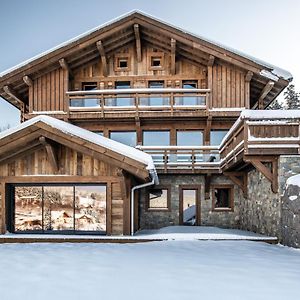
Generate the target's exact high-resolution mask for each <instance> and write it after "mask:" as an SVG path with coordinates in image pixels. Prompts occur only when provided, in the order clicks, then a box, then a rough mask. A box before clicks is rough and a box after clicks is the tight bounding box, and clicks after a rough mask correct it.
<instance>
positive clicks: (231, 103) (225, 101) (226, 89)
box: [211, 64, 249, 108]
mask: <svg viewBox="0 0 300 300" xmlns="http://www.w3.org/2000/svg"><path fill="white" fill-rule="evenodd" d="M245 75H246V73H245V72H243V71H241V70H240V69H238V68H236V67H234V66H231V65H220V64H216V65H214V66H213V68H212V95H211V99H212V107H213V108H222V107H224V108H225V107H246V108H248V107H249V93H248V91H249V89H248V87H247V86H248V85H249V82H246V81H245Z"/></svg>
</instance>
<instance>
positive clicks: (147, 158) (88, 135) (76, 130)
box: [0, 116, 156, 174]
mask: <svg viewBox="0 0 300 300" xmlns="http://www.w3.org/2000/svg"><path fill="white" fill-rule="evenodd" d="M37 122H43V123H45V124H47V125H49V126H51V127H53V128H55V129H58V130H60V131H62V132H64V133H66V134H68V135H72V136H76V137H79V138H81V139H84V140H86V141H88V142H91V143H93V144H96V145H99V146H101V147H104V148H107V149H109V150H112V151H114V152H117V153H120V154H122V155H124V156H126V157H129V158H131V159H133V160H136V161H139V162H141V163H143V164H145V165H147V170H149V171H150V172H152V173H151V174H156V172H155V166H154V163H153V160H152V157H151V155H149V154H147V153H145V152H142V151H140V150H137V149H135V148H133V147H130V146H127V145H124V144H121V143H119V142H116V141H113V140H111V139H108V138H105V137H103V136H100V135H98V134H97V133H94V132H91V131H89V130H86V129H83V128H81V127H78V126H75V125H72V124H70V123H66V122H64V121H61V120H58V119H55V118H53V117H50V116H37V117H34V118H32V119H30V120H28V121H26V122H24V123H22V124H20V125H17V126H15V127H13V128H10V129H7V130H5V131H3V132H1V133H0V140H1V139H3V138H5V137H7V136H9V135H11V134H13V133H15V132H18V131H20V130H22V129H24V128H27V127H29V126H31V125H34V124H36V123H37Z"/></svg>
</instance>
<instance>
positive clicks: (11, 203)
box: [5, 182, 109, 235]
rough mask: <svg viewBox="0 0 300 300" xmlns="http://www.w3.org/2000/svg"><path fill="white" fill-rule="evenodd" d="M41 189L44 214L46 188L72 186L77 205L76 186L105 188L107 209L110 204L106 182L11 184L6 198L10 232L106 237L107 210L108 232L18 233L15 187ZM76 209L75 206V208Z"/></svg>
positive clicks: (26, 232)
mask: <svg viewBox="0 0 300 300" xmlns="http://www.w3.org/2000/svg"><path fill="white" fill-rule="evenodd" d="M30 186H32V187H41V188H42V194H43V198H42V212H43V211H44V187H52V186H70V187H73V193H74V196H73V197H74V198H73V202H74V204H75V190H76V186H105V196H106V207H107V204H108V200H109V197H108V194H107V191H108V189H107V183H106V182H83V183H76V182H66V183H63V182H57V183H56V182H55V183H54V182H53V183H52V182H51V183H50V182H38V183H28V182H27V183H26V182H25V183H9V184H8V189H7V194H6V196H5V200H6V206H7V208H8V209H7V211H6V218H7V226H8V228H7V229H8V231H9V232H12V233H14V234H28V233H30V234H54V235H55V234H65V235H89V234H93V235H106V234H107V232H108V228H107V226H108V217H109V216H108V209H106V213H105V215H106V216H105V218H106V231H88V230H76V229H75V227H74V229H71V230H44V229H42V230H24V231H16V230H15V187H30ZM74 209H75V206H74ZM73 218H74V222H75V214H74V216H73ZM43 222H44V214H43V213H42V223H43Z"/></svg>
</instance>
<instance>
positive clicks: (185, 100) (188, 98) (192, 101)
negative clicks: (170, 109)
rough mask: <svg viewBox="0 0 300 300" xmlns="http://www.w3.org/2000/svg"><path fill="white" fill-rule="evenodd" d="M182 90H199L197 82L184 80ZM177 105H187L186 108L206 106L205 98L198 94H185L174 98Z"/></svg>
mask: <svg viewBox="0 0 300 300" xmlns="http://www.w3.org/2000/svg"><path fill="white" fill-rule="evenodd" d="M182 88H184V89H197V88H198V81H197V80H183V81H182ZM174 101H175V105H185V106H196V105H205V102H206V101H205V96H198V95H196V93H185V95H184V96H176V97H175V98H174Z"/></svg>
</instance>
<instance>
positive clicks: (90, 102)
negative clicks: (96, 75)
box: [70, 82, 100, 107]
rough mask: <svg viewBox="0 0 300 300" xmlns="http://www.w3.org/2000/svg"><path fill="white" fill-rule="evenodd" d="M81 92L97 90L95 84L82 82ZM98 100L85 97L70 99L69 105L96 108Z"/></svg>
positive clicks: (92, 97) (93, 97)
mask: <svg viewBox="0 0 300 300" xmlns="http://www.w3.org/2000/svg"><path fill="white" fill-rule="evenodd" d="M82 90H83V91H94V90H97V83H96V82H83V83H82ZM99 103H100V102H99V99H98V98H96V97H95V96H93V95H91V96H86V98H83V99H72V100H71V103H70V105H71V106H72V107H97V106H99Z"/></svg>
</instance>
